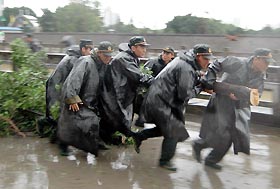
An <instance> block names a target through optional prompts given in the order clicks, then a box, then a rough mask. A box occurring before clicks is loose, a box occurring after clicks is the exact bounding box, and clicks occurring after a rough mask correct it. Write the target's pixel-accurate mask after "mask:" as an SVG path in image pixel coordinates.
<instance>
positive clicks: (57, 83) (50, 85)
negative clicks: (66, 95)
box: [46, 45, 81, 117]
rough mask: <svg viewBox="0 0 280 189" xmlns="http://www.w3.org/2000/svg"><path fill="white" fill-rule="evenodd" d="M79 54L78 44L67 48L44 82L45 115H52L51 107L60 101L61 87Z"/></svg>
mask: <svg viewBox="0 0 280 189" xmlns="http://www.w3.org/2000/svg"><path fill="white" fill-rule="evenodd" d="M80 56H81V53H80V48H79V46H78V45H76V46H72V47H71V48H70V49H68V51H67V54H66V55H65V56H64V57H63V59H62V60H61V61H60V62H59V63H58V65H57V66H56V68H55V70H54V71H53V72H52V74H51V75H50V77H49V78H48V80H47V82H46V116H47V117H49V116H52V115H51V113H50V111H51V107H52V106H53V105H55V104H56V103H58V106H59V105H60V102H61V88H62V85H63V83H64V81H65V80H66V78H67V76H68V75H69V73H70V71H71V70H72V68H73V66H74V64H75V62H77V60H78V58H79V57H80Z"/></svg>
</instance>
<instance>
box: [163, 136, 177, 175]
mask: <svg viewBox="0 0 280 189" xmlns="http://www.w3.org/2000/svg"><path fill="white" fill-rule="evenodd" d="M176 146H177V139H173V138H164V139H163V141H162V147H161V157H160V160H159V166H160V167H162V168H165V169H167V170H170V171H176V170H177V168H176V167H175V166H174V165H173V164H172V163H171V162H170V160H171V159H172V158H173V156H174V155H175V151H176Z"/></svg>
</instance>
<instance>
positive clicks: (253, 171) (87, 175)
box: [0, 121, 280, 189]
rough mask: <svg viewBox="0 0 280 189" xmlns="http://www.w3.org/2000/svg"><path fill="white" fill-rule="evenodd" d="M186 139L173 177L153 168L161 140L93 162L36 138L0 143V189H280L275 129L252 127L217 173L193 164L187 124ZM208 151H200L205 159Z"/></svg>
mask: <svg viewBox="0 0 280 189" xmlns="http://www.w3.org/2000/svg"><path fill="white" fill-rule="evenodd" d="M186 125H187V128H188V130H189V133H190V136H191V138H190V139H188V140H187V141H185V142H183V143H179V144H178V147H177V151H176V156H175V158H174V163H175V164H176V166H177V167H178V171H177V172H175V173H174V172H169V171H167V170H164V169H162V168H159V167H158V166H157V164H158V158H159V155H160V150H161V141H162V138H155V139H149V140H147V141H145V142H143V145H142V146H141V153H140V154H137V153H136V152H135V151H134V149H133V147H132V146H126V147H125V146H121V147H118V146H112V148H111V149H110V150H106V151H100V154H99V156H98V157H95V156H94V155H92V154H90V153H85V152H82V151H79V150H77V149H73V151H72V153H71V155H70V156H68V157H63V156H60V155H59V151H58V149H57V147H56V146H55V145H53V144H50V143H49V142H48V140H47V139H41V138H38V137H27V138H18V137H10V138H0V141H1V142H0V149H1V158H0V188H1V189H2V188H3V189H37V188H38V189H47V188H50V189H60V188H67V189H68V188H70V189H71V188H73V189H77V188H83V189H87V188H105V189H107V188H114V189H118V188H121V189H126V188H131V189H146V188H148V189H150V188H160V189H162V188H163V189H165V188H166V189H171V188H176V189H181V188H182V189H183V188H184V189H185V188H192V189H201V188H207V189H211V188H213V189H219V188H246V189H250V188H253V189H257V188H262V189H271V188H275V189H276V188H280V180H279V175H280V161H279V154H280V148H279V144H280V129H279V128H271V127H265V126H258V125H252V128H251V130H252V135H251V155H250V156H247V155H244V154H239V155H238V156H236V155H233V151H232V150H231V151H229V152H228V154H227V155H226V156H225V157H224V159H223V161H222V162H221V165H222V166H223V169H222V170H221V171H215V170H213V169H211V168H207V167H204V165H203V164H199V163H197V162H196V161H195V160H194V159H193V157H192V149H191V145H190V142H191V140H193V139H195V138H197V137H198V131H199V122H190V121H189V122H187V124H186ZM209 151H210V149H206V150H204V151H202V157H205V156H206V155H207V153H208V152H209Z"/></svg>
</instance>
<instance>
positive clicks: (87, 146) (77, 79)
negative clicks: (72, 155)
mask: <svg viewBox="0 0 280 189" xmlns="http://www.w3.org/2000/svg"><path fill="white" fill-rule="evenodd" d="M78 61H79V63H78V65H77V67H75V68H73V70H72V71H71V73H70V74H69V76H68V78H67V79H66V81H65V83H64V86H63V89H62V100H63V102H64V103H63V105H62V111H61V115H60V117H59V121H58V137H59V139H60V141H62V143H64V144H67V145H72V146H74V147H76V148H79V149H81V150H84V151H86V152H90V153H92V154H94V155H96V156H97V155H98V139H99V120H100V119H99V117H98V116H97V103H98V99H97V96H98V90H99V74H98V69H97V64H96V62H95V61H94V60H93V58H92V57H91V56H90V55H89V56H83V57H81V58H80V59H79V60H78ZM80 102H82V103H83V104H82V105H80V106H79V107H80V110H79V111H77V112H73V111H71V110H69V104H73V103H80Z"/></svg>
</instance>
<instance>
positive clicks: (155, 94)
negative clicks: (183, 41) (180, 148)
mask: <svg viewBox="0 0 280 189" xmlns="http://www.w3.org/2000/svg"><path fill="white" fill-rule="evenodd" d="M198 70H200V66H199V65H198V63H197V62H196V60H195V58H194V55H193V54H192V52H180V53H179V54H178V57H176V58H175V59H174V60H172V61H171V62H170V63H168V65H167V66H166V67H165V68H164V69H163V70H162V71H161V72H160V73H159V75H157V77H156V78H155V80H154V82H153V84H152V85H151V86H150V88H149V91H148V93H147V95H146V97H145V99H144V102H143V109H144V114H145V119H146V120H147V122H149V123H155V124H156V126H158V127H160V129H161V132H162V135H163V136H164V137H166V138H176V139H178V141H184V140H185V139H187V138H188V137H189V134H188V132H187V130H186V128H185V116H184V107H185V106H184V104H186V103H187V102H188V100H189V99H191V98H193V97H195V96H196V95H197V91H196V90H195V86H196V85H197V84H198V79H199V77H198V74H197V71H198Z"/></svg>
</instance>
